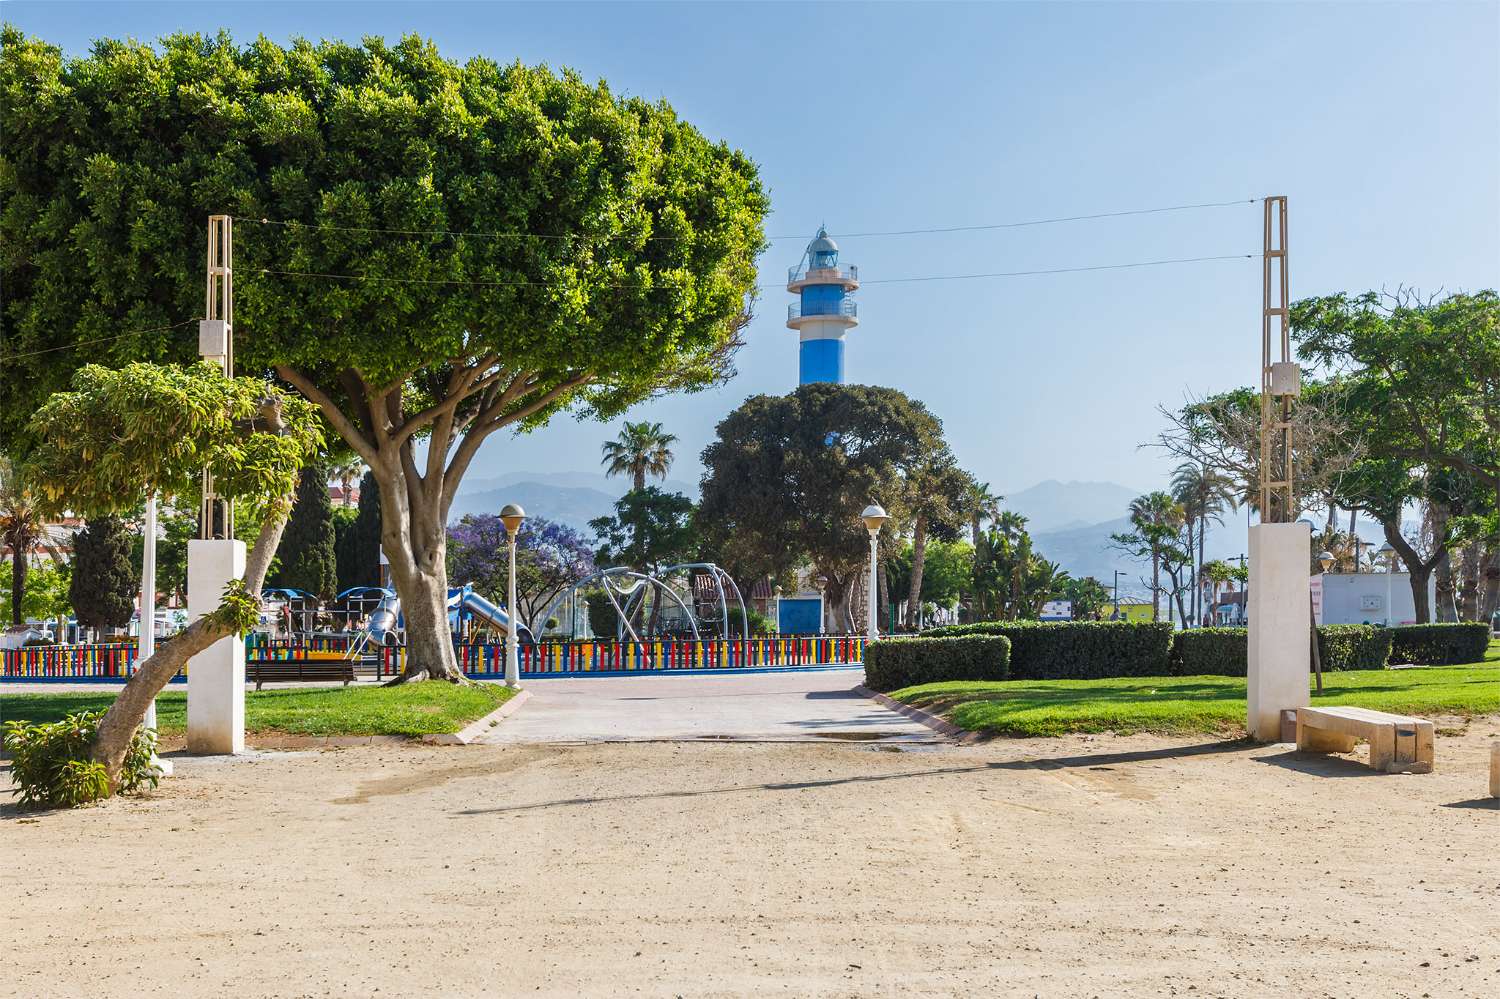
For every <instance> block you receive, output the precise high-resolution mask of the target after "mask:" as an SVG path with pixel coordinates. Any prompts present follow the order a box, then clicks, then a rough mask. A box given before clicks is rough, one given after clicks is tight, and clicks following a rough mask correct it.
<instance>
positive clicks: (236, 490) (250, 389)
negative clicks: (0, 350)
mask: <svg viewBox="0 0 1500 999" xmlns="http://www.w3.org/2000/svg"><path fill="white" fill-rule="evenodd" d="M268 398H269V399H270V400H271V401H273V402H275V403H279V405H280V415H279V419H278V420H276V421H275V422H274V424H272V425H267V424H266V423H264V422H262V420H261V419H260V416H261V414H262V412H263V406H264V403H265V402H266V401H267V399H268ZM31 429H32V432H33V433H34V434H35V435H36V437H37V438H38V439H39V440H40V441H41V444H40V446H39V447H38V449H37V451H36V453H35V454H34V455H33V456H32V459H31V468H32V471H33V474H34V476H35V480H36V481H37V482H38V484H39V486H40V490H41V493H42V495H43V498H44V502H45V504H46V506H47V508H49V509H51V510H55V511H60V510H63V509H71V510H75V511H78V512H81V513H84V514H86V515H89V516H108V515H110V514H118V513H122V512H126V511H130V510H133V509H135V508H136V507H138V506H139V505H140V504H141V503H143V502H144V501H145V499H146V497H147V495H148V494H149V493H151V492H153V491H155V492H156V493H158V494H159V495H161V496H163V497H166V498H169V499H170V498H173V497H176V498H186V499H189V500H190V499H191V498H192V497H193V496H194V494H195V493H196V492H197V490H198V483H199V482H200V476H201V474H202V471H203V469H204V468H205V467H206V468H208V469H209V470H211V471H212V472H213V476H214V484H215V487H216V490H217V491H218V493H219V494H220V495H222V496H226V497H241V498H242V499H244V500H246V501H247V502H246V503H244V504H242V509H244V508H246V507H248V508H249V509H244V513H245V514H247V515H252V516H257V517H258V519H259V520H260V523H261V527H260V533H259V535H258V536H257V538H256V540H255V543H254V544H253V545H252V546H251V548H250V552H249V554H248V557H247V558H246V562H245V574H244V576H243V577H241V578H240V579H237V580H233V581H231V582H230V584H229V586H228V587H226V589H225V593H224V600H223V603H222V605H221V606H220V607H219V609H218V610H216V611H214V612H213V613H212V614H207V615H205V616H203V617H201V618H199V619H198V620H197V621H194V622H193V623H192V624H190V625H188V627H187V629H186V630H184V631H183V632H181V633H180V634H179V635H177V636H176V637H175V638H173V639H172V640H171V641H169V642H166V643H164V644H162V645H161V646H159V647H158V648H157V651H156V652H155V653H153V654H152V655H150V656H147V657H146V658H145V659H144V660H142V661H141V662H139V663H138V664H137V665H136V669H135V673H134V674H133V675H132V676H131V678H130V681H129V682H128V683H126V684H125V687H124V689H123V690H121V691H120V694H119V696H118V697H116V698H115V701H114V703H113V704H112V705H111V706H110V708H109V711H108V712H107V713H106V714H105V716H104V718H103V720H102V721H101V722H100V724H99V729H98V734H97V735H96V736H95V739H94V744H93V746H92V749H91V755H92V758H93V759H94V760H95V761H97V762H99V763H102V764H103V765H104V768H105V771H106V773H107V774H108V777H109V781H110V787H111V790H113V789H115V787H116V786H117V784H118V780H119V776H120V769H121V766H122V763H123V761H124V758H125V753H126V751H127V750H128V749H129V746H130V742H131V739H132V738H133V737H134V735H135V732H136V730H137V729H138V728H139V727H140V724H141V722H142V720H143V719H144V718H145V716H146V708H147V706H148V705H149V704H150V703H151V701H152V699H153V698H155V697H156V695H157V694H158V693H160V692H161V690H162V688H163V687H165V686H166V685H167V682H168V681H169V680H171V678H172V677H173V676H175V675H176V674H177V672H178V671H179V670H180V669H181V668H182V667H183V665H184V664H185V663H186V662H187V661H188V660H189V659H190V658H192V657H193V656H195V655H197V654H198V653H200V652H202V651H204V650H205V649H207V648H208V647H209V646H211V645H213V644H214V643H215V642H217V641H219V640H220V639H222V638H226V637H228V636H229V635H231V634H234V633H236V632H239V633H243V632H245V631H248V630H249V629H250V628H251V627H252V626H253V625H254V624H255V621H256V616H257V612H258V610H259V600H258V598H257V594H259V592H260V588H261V584H262V582H263V581H264V580H265V575H266V568H267V566H268V565H269V564H270V562H271V558H272V556H273V555H274V554H275V553H276V546H277V544H278V543H279V542H280V540H281V531H282V527H283V526H284V525H285V524H286V517H287V513H288V511H289V510H290V509H291V505H292V493H293V491H294V490H295V489H296V485H297V476H298V472H299V471H300V470H301V468H302V466H303V465H304V464H306V463H307V462H308V461H309V460H311V459H312V458H313V456H314V454H315V453H316V451H317V449H318V447H319V446H321V444H322V437H321V432H320V430H319V423H318V420H317V417H316V414H315V411H314V409H313V407H312V406H310V405H309V404H307V403H305V402H303V401H302V400H300V399H298V398H296V397H295V396H290V395H288V394H286V393H284V392H282V391H281V390H279V389H277V388H276V387H275V386H271V385H267V384H266V383H264V382H261V381H260V380H258V379H254V378H235V379H230V378H225V377H224V375H223V373H222V372H220V371H219V370H218V369H217V368H214V367H212V366H210V365H206V364H203V365H193V366H191V367H175V366H158V365H151V364H131V365H129V366H127V367H125V368H123V369H121V370H118V371H110V370H108V369H106V368H101V367H98V366H95V365H89V366H88V367H85V368H83V369H81V370H80V371H79V372H78V374H77V375H75V376H74V379H73V390H72V391H70V392H62V393H58V394H56V395H54V396H52V398H51V399H49V400H48V401H47V402H46V403H45V404H44V405H43V406H42V407H41V409H39V410H38V411H37V413H36V415H35V417H34V418H33V419H32V422H31Z"/></svg>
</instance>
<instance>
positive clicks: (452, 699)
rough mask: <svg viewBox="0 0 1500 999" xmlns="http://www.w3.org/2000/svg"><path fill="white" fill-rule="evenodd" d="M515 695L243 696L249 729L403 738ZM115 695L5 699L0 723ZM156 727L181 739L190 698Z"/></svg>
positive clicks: (171, 701) (377, 689) (347, 691)
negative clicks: (401, 736) (395, 736)
mask: <svg viewBox="0 0 1500 999" xmlns="http://www.w3.org/2000/svg"><path fill="white" fill-rule="evenodd" d="M515 693H516V691H515V690H513V689H510V688H508V687H503V686H500V685H499V684H493V683H476V684H470V685H468V686H462V687H460V686H455V685H453V684H450V683H441V682H437V681H427V682H423V683H409V684H402V685H401V686H398V687H382V686H378V685H374V684H351V685H350V686H348V687H283V688H278V689H274V690H250V691H246V692H245V731H246V732H248V733H252V734H253V733H260V732H265V733H271V732H275V733H282V734H286V735H299V736H356V735H403V736H411V737H413V738H416V737H420V736H423V735H440V734H444V733H449V732H457V731H458V730H459V729H461V728H463V727H464V726H465V725H467V724H469V723H470V722H472V721H475V720H477V719H479V718H483V717H484V716H485V715H487V714H489V713H490V712H491V711H494V710H495V709H496V708H498V707H499V706H500V705H502V704H504V703H505V702H506V701H508V700H510V699H511V698H512V697H513V696H515ZM114 698H115V694H114V692H113V691H98V692H78V693H72V692H68V693H44V694H0V721H11V720H13V719H25V720H29V721H37V722H41V721H56V720H59V719H61V718H62V717H63V716H64V715H66V714H69V713H71V712H75V711H97V710H99V709H101V708H107V707H108V706H109V705H110V703H111V702H112V701H113V700H114ZM156 705H157V714H156V718H157V723H158V726H159V728H158V730H159V731H160V733H161V734H162V735H163V736H167V737H171V736H176V735H181V734H182V733H183V732H184V730H185V729H186V727H187V693H186V692H185V691H181V690H166V691H163V692H162V694H161V696H160V697H158V698H157V700H156Z"/></svg>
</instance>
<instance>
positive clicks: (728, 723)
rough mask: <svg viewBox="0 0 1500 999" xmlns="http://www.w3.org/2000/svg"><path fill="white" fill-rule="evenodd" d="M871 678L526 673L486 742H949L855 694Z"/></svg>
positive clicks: (841, 674) (843, 672)
mask: <svg viewBox="0 0 1500 999" xmlns="http://www.w3.org/2000/svg"><path fill="white" fill-rule="evenodd" d="M863 679H864V671H863V670H861V669H859V668H858V667H856V668H854V669H838V670H826V671H821V670H820V671H807V672H786V673H746V674H738V675H737V674H699V675H696V676H694V675H681V674H679V675H675V676H674V675H667V676H661V675H655V676H621V677H585V678H558V679H555V680H553V679H536V680H526V681H524V685H525V686H526V687H527V689H529V690H530V691H531V699H530V700H529V701H528V702H527V703H526V705H525V706H524V707H522V708H521V710H520V711H517V712H516V713H515V714H514V715H511V716H510V717H509V718H507V719H505V721H504V722H502V723H501V724H500V725H498V726H497V727H495V728H494V729H492V730H491V731H490V732H489V733H488V734H487V735H485V736H484V737H482V738H481V739H480V740H479V741H480V742H488V743H547V742H634V741H642V740H658V739H662V740H666V739H706V740H746V741H771V742H782V741H785V742H837V741H850V742H942V741H944V740H943V739H942V738H941V737H940V736H939V735H938V734H937V733H936V732H934V731H932V730H931V729H929V728H927V727H925V726H923V725H919V724H917V723H916V722H914V721H910V720H908V719H906V718H904V717H902V716H901V715H898V714H896V713H895V712H894V711H891V710H889V709H887V708H884V707H882V706H880V705H879V704H876V703H875V702H874V701H871V700H869V699H868V698H865V697H861V696H859V695H858V694H856V693H854V691H853V689H852V688H853V687H854V686H855V685H857V684H858V683H860V682H861V681H862V680H863Z"/></svg>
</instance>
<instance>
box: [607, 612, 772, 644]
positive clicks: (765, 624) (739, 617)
mask: <svg viewBox="0 0 1500 999" xmlns="http://www.w3.org/2000/svg"><path fill="white" fill-rule="evenodd" d="M611 609H613V608H611ZM746 617H748V618H749V619H750V634H752V635H771V634H775V632H776V622H775V621H773V620H771V618H770V617H768V616H767V615H765V614H762V613H761V612H760V611H758V610H756V609H755V608H754V607H748V606H747V607H746V608H745V613H744V614H741V613H740V609H739V608H738V607H731V608H730V609H729V634H730V635H731V636H732V637H735V638H738V637H739V636H740V635H742V634H744V628H745V618H746Z"/></svg>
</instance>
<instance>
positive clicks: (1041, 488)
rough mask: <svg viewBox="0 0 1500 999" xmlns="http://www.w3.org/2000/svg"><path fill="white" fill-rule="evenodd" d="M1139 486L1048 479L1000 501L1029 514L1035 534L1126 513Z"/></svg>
mask: <svg viewBox="0 0 1500 999" xmlns="http://www.w3.org/2000/svg"><path fill="white" fill-rule="evenodd" d="M1140 494H1141V491H1140V490H1138V489H1131V488H1129V487H1127V486H1122V485H1120V484H1119V483H1118V482H1058V481H1057V480H1056V479H1048V480H1047V481H1046V482H1038V483H1037V484H1036V485H1034V486H1032V487H1031V488H1029V489H1022V490H1020V491H1018V492H1010V493H1006V494H1005V499H1004V500H1002V501H1001V503H1000V505H1001V506H1002V507H1004V508H1005V509H1007V510H1011V511H1013V512H1015V513H1019V514H1020V515H1021V516H1023V517H1025V518H1026V529H1027V530H1028V531H1030V532H1031V534H1032V536H1033V537H1035V536H1036V535H1037V534H1039V533H1043V532H1049V531H1066V530H1071V529H1073V528H1077V527H1087V526H1088V525H1090V524H1098V523H1100V522H1101V521H1106V520H1114V519H1115V518H1117V517H1120V516H1123V515H1124V513H1125V511H1126V510H1128V509H1129V508H1130V501H1131V500H1133V499H1135V498H1136V497H1137V496H1139V495H1140Z"/></svg>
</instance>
